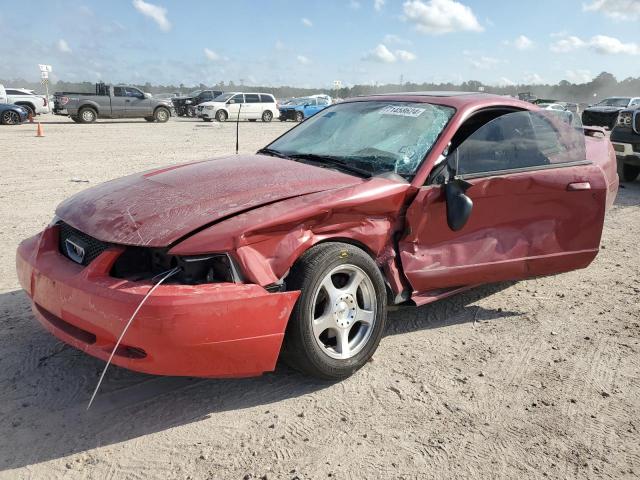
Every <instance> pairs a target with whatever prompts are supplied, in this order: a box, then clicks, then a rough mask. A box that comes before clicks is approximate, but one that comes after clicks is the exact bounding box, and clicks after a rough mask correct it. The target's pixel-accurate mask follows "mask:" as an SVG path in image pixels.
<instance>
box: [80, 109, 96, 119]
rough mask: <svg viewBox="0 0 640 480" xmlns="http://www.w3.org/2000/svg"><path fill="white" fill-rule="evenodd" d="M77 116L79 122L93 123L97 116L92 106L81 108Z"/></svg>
mask: <svg viewBox="0 0 640 480" xmlns="http://www.w3.org/2000/svg"><path fill="white" fill-rule="evenodd" d="M78 118H79V119H80V123H93V122H95V121H96V118H98V114H97V113H96V111H95V110H94V109H93V108H88V107H85V108H81V109H80V111H79V112H78Z"/></svg>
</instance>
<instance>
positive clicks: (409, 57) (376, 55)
mask: <svg viewBox="0 0 640 480" xmlns="http://www.w3.org/2000/svg"><path fill="white" fill-rule="evenodd" d="M416 58H418V57H417V56H416V54H415V53H413V52H409V51H408V50H396V51H395V52H392V51H391V50H389V49H388V48H387V46H386V45H384V44H382V43H380V44H379V45H378V46H377V47H376V48H374V49H373V50H370V51H369V52H367V53H366V55H365V56H364V57H362V59H363V60H366V61H370V62H378V63H394V62H397V61H401V62H412V61H414V60H415V59H416Z"/></svg>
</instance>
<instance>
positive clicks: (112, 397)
mask: <svg viewBox="0 0 640 480" xmlns="http://www.w3.org/2000/svg"><path fill="white" fill-rule="evenodd" d="M508 286H509V285H507V284H499V285H491V286H484V287H480V288H476V289H474V290H470V291H468V292H465V293H462V294H458V295H456V296H454V297H451V298H449V299H446V300H442V301H439V302H436V303H434V304H431V305H428V306H424V307H420V308H415V307H401V308H398V309H396V310H394V311H391V312H390V316H389V325H388V328H387V332H386V335H397V334H403V333H407V332H412V331H417V330H422V329H433V328H441V327H446V326H449V325H453V324H458V323H465V322H473V321H474V319H478V320H480V319H481V320H483V321H490V320H495V319H500V318H502V317H505V316H510V315H516V314H517V313H512V312H503V311H494V310H485V309H482V308H481V307H479V306H476V305H472V304H473V303H474V302H476V301H478V300H479V299H482V298H484V297H487V296H488V295H492V294H493V293H496V292H498V291H500V290H502V289H504V288H507V287H508ZM0 314H1V315H2V318H1V320H2V324H3V329H2V331H0V335H1V337H0V338H3V342H2V343H3V345H5V346H6V348H5V346H3V353H2V355H1V357H2V358H0V366H2V368H0V392H1V393H0V449H1V451H3V452H5V453H7V454H8V455H7V456H5V458H3V459H1V460H0V470H5V469H11V468H18V467H21V466H25V465H30V464H34V463H39V462H43V461H47V460H51V459H56V458H60V457H64V456H67V455H70V454H73V453H78V452H83V451H86V450H90V449H93V448H96V447H98V446H103V445H110V444H114V443H118V442H122V441H125V440H128V439H131V438H137V437H140V436H143V435H146V434H148V433H154V432H158V431H163V430H166V429H168V428H171V427H174V426H179V425H185V424H188V423H191V422H198V421H199V420H202V419H205V418H207V417H208V416H209V415H211V414H213V413H216V412H222V411H227V410H240V409H243V408H248V407H253V406H258V405H268V404H270V403H273V402H279V401H281V400H285V399H287V398H292V397H297V396H301V395H305V394H308V393H311V392H315V391H318V390H322V389H324V388H328V387H330V386H331V385H332V384H331V383H327V382H322V381H317V380H315V379H312V378H308V377H305V376H304V375H302V374H300V373H298V372H296V371H293V370H291V369H289V368H287V367H286V366H283V365H279V366H278V368H277V370H276V371H275V372H273V373H268V374H265V375H263V376H261V377H257V378H248V379H229V380H212V379H193V378H177V377H154V376H150V375H144V374H138V373H135V372H130V371H127V370H123V369H120V368H117V367H111V368H110V370H109V372H108V374H107V377H106V379H105V382H104V383H103V387H102V388H101V392H100V394H99V395H98V397H97V399H96V402H95V403H94V406H93V407H92V408H91V410H89V411H87V410H86V406H87V402H88V400H89V397H90V394H91V391H92V389H93V387H94V386H95V384H96V382H97V379H98V376H99V374H100V372H101V369H102V367H103V366H104V364H103V363H102V362H100V361H98V360H96V359H93V358H92V357H89V356H87V355H85V354H84V353H82V352H79V351H76V350H74V349H72V348H70V347H68V346H66V345H64V344H62V343H60V342H58V341H57V340H56V339H55V338H53V337H52V336H50V335H49V334H48V333H46V332H44V331H42V330H41V329H40V328H39V326H38V325H37V324H36V321H35V320H34V319H33V318H32V316H31V312H30V305H29V301H28V299H27V297H26V295H24V294H23V293H22V292H18V291H15V292H9V293H5V294H2V295H0ZM123 426H126V428H123ZM65 439H69V440H70V441H69V442H67V441H65ZM71 439H72V440H71ZM3 443H4V445H2V444H3Z"/></svg>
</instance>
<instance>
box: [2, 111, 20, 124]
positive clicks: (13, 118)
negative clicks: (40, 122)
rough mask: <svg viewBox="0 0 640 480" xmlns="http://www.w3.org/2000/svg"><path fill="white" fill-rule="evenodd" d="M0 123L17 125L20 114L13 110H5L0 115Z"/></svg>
mask: <svg viewBox="0 0 640 480" xmlns="http://www.w3.org/2000/svg"><path fill="white" fill-rule="evenodd" d="M0 123H1V124H2V125H19V124H20V115H19V114H18V113H17V112H14V111H13V110H5V111H4V112H2V116H1V117H0Z"/></svg>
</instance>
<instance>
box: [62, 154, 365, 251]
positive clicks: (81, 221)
mask: <svg viewBox="0 0 640 480" xmlns="http://www.w3.org/2000/svg"><path fill="white" fill-rule="evenodd" d="M362 181H363V180H362V179H361V178H358V177H355V176H352V175H348V174H345V173H341V172H337V171H335V170H328V169H324V168H320V167H315V166H312V165H306V164H303V163H298V162H293V161H291V160H287V159H281V158H275V157H270V156H265V155H234V156H229V157H223V158H219V159H213V160H206V161H203V162H195V163H188V164H184V165H176V166H172V167H169V168H163V169H158V170H153V171H150V172H145V173H139V174H134V175H129V176H127V177H123V178H120V179H117V180H112V181H110V182H106V183H103V184H101V185H97V186H95V187H92V188H89V189H87V190H84V191H82V192H80V193H78V194H76V195H74V196H73V197H71V198H69V199H68V200H65V201H64V202H62V203H61V204H60V205H59V206H58V208H57V210H56V215H57V216H58V217H60V218H61V219H62V220H63V221H65V222H66V223H68V224H69V225H71V226H72V227H75V228H77V229H78V230H80V231H81V232H84V233H86V234H88V235H91V236H92V237H94V238H97V239H99V240H102V241H104V242H110V243H120V244H126V245H138V246H152V247H164V246H168V245H170V244H172V243H174V242H175V241H176V240H179V239H181V238H182V237H184V236H186V235H188V234H189V233H191V232H193V231H194V230H196V229H198V228H200V227H203V226H205V225H208V224H211V223H214V222H215V221H217V220H220V219H222V218H224V217H228V216H231V215H233V214H236V213H239V212H242V211H246V210H250V209H252V208H255V207H259V206H262V205H265V204H268V203H274V202H277V201H280V200H283V199H286V198H291V197H296V196H299V195H305V194H309V193H314V192H320V191H325V190H330V189H336V188H342V187H348V186H353V185H357V184H359V183H361V182H362Z"/></svg>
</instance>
